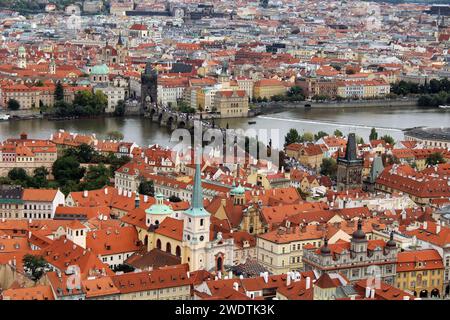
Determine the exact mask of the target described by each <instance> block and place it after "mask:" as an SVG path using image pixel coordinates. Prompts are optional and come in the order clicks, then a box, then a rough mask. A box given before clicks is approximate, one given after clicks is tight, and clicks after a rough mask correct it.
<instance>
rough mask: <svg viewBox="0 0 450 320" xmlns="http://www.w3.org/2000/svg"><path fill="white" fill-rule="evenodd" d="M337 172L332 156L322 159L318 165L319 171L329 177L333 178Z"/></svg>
mask: <svg viewBox="0 0 450 320" xmlns="http://www.w3.org/2000/svg"><path fill="white" fill-rule="evenodd" d="M336 172H337V163H336V160H334V159H333V158H324V159H322V164H321V165H320V173H321V174H322V175H324V176H328V177H330V178H331V179H335V177H336Z"/></svg>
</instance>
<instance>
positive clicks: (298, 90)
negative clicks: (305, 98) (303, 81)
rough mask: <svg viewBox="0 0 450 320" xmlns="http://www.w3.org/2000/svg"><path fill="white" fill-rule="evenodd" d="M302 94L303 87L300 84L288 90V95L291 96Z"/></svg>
mask: <svg viewBox="0 0 450 320" xmlns="http://www.w3.org/2000/svg"><path fill="white" fill-rule="evenodd" d="M301 94H303V90H302V88H301V87H300V86H292V87H291V88H290V89H289V91H288V92H287V95H288V96H289V97H291V96H298V95H301Z"/></svg>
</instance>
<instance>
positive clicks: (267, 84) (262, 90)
mask: <svg viewBox="0 0 450 320" xmlns="http://www.w3.org/2000/svg"><path fill="white" fill-rule="evenodd" d="M286 90H287V87H286V86H285V85H284V83H283V82H282V81H279V80H275V79H262V80H259V81H256V82H255V84H254V86H253V97H254V98H256V99H257V98H267V99H270V98H271V97H273V96H276V95H280V94H281V95H283V94H285V93H286Z"/></svg>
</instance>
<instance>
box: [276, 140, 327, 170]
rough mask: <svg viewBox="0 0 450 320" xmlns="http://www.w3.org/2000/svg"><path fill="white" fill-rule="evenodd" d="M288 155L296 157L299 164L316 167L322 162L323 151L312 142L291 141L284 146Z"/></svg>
mask: <svg viewBox="0 0 450 320" xmlns="http://www.w3.org/2000/svg"><path fill="white" fill-rule="evenodd" d="M285 149H286V150H285V151H286V155H287V156H288V157H291V158H294V159H297V160H298V161H299V162H300V163H301V164H303V165H305V166H308V167H310V168H314V169H318V168H320V165H321V164H322V159H323V151H322V149H321V148H320V146H319V145H316V144H314V143H307V144H301V143H292V144H290V145H288V146H286V148H285Z"/></svg>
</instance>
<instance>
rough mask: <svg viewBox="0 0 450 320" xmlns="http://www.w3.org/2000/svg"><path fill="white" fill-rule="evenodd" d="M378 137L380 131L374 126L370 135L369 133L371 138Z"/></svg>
mask: <svg viewBox="0 0 450 320" xmlns="http://www.w3.org/2000/svg"><path fill="white" fill-rule="evenodd" d="M377 139H378V132H377V130H376V129H375V128H372V130H370V135H369V140H370V141H372V140H377Z"/></svg>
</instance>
